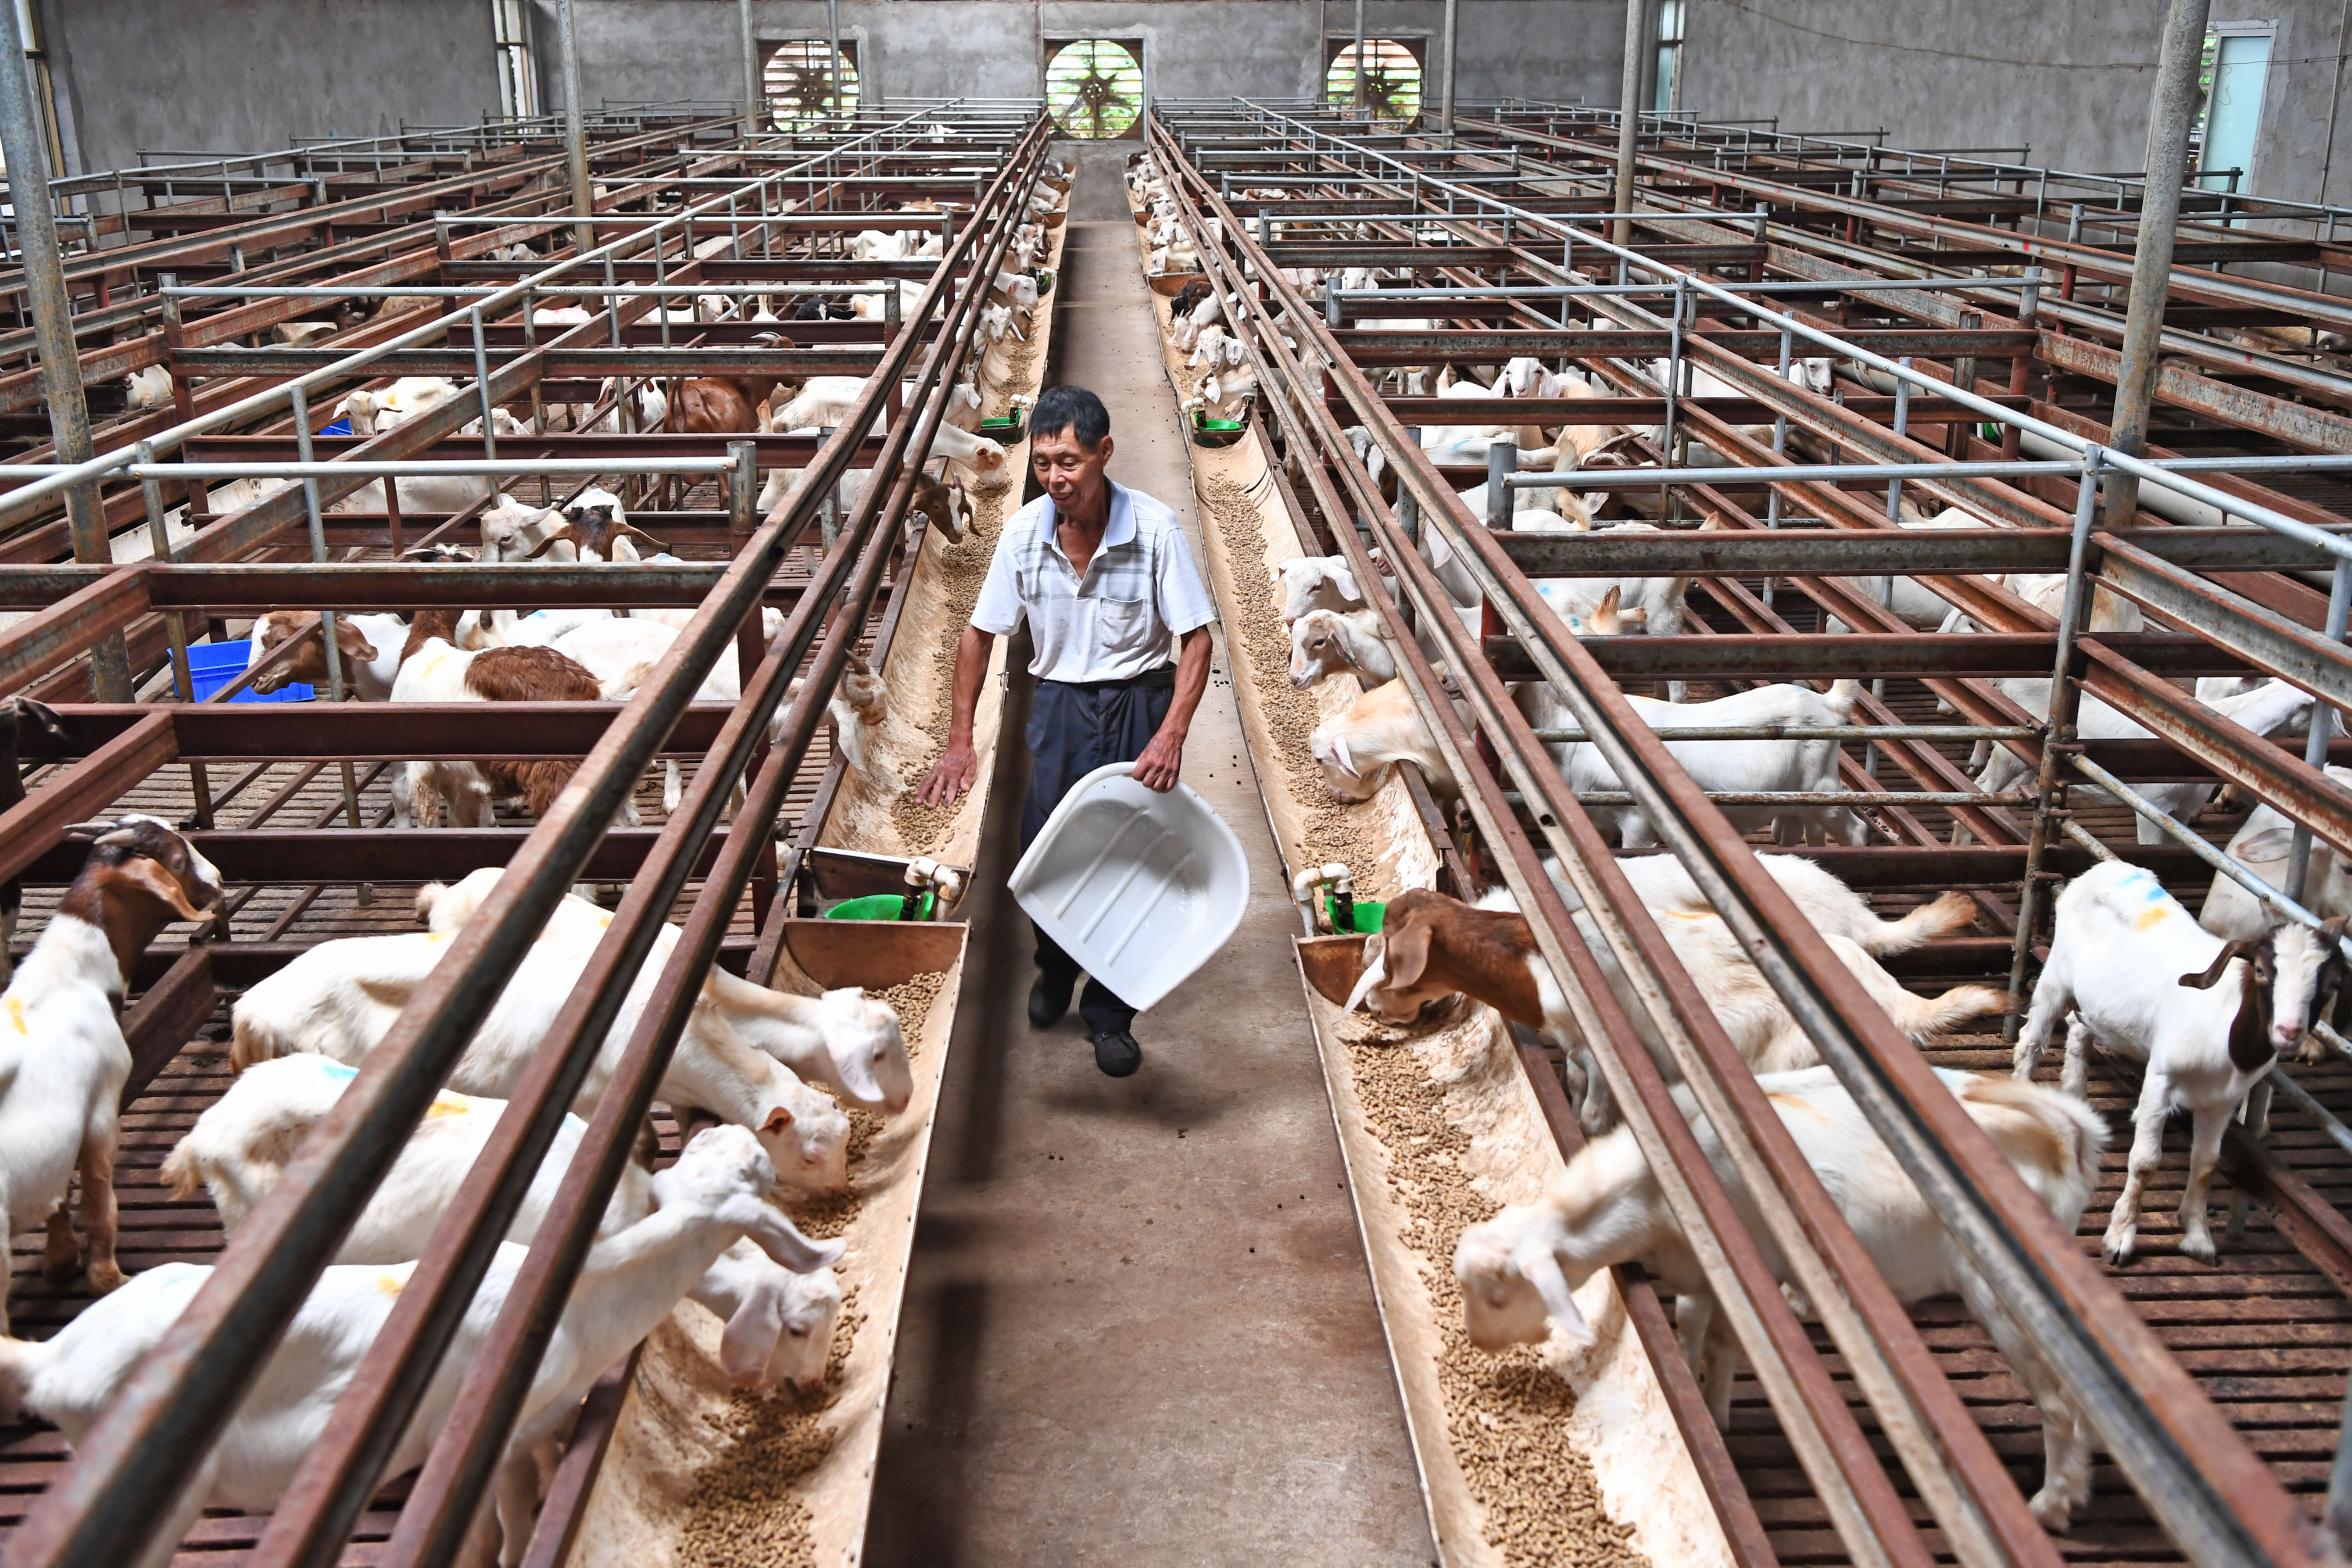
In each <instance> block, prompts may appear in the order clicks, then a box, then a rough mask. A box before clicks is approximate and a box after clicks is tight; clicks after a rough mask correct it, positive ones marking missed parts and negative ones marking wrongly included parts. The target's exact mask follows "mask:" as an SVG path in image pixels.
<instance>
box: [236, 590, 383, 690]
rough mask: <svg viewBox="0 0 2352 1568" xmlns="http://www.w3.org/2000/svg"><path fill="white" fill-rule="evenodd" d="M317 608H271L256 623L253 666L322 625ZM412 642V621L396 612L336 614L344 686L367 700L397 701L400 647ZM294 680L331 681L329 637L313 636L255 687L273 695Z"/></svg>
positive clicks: (314, 683)
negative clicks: (395, 681)
mask: <svg viewBox="0 0 2352 1568" xmlns="http://www.w3.org/2000/svg"><path fill="white" fill-rule="evenodd" d="M319 622H320V615H319V612H318V611H316V610H266V611H264V612H263V613H262V614H261V616H259V617H258V618H257V619H256V620H255V621H254V623H253V631H252V634H251V636H252V642H253V651H252V654H251V655H250V657H249V658H247V661H246V662H247V666H248V667H250V666H252V665H256V664H259V663H260V662H261V661H262V660H263V659H265V658H268V657H269V655H270V654H271V653H272V652H274V651H275V650H276V649H278V648H279V647H283V646H284V645H285V644H286V643H287V642H288V641H289V640H290V639H292V638H294V637H301V636H302V635H304V634H305V633H307V632H309V631H310V629H311V628H312V627H314V626H317V625H318V624H319ZM407 641H408V623H407V622H406V621H404V620H402V619H401V618H400V617H399V616H396V615H388V614H387V615H380V616H354V615H352V614H351V613H350V612H348V611H345V612H343V613H341V614H339V615H337V616H335V648H336V651H337V652H338V653H339V654H341V657H342V665H343V682H344V689H345V690H346V691H348V692H350V693H351V695H352V696H353V697H356V698H358V699H359V700H361V701H362V702H389V701H390V700H392V682H393V678H394V675H395V674H397V673H398V671H399V669H400V652H401V649H402V647H404V646H405V645H406V643H407ZM291 685H304V686H316V687H320V688H322V689H323V688H324V687H325V686H326V685H327V641H326V638H325V637H312V638H311V639H310V641H309V642H308V643H307V644H305V645H304V646H303V647H300V648H299V649H297V650H296V651H295V653H294V654H293V655H292V656H291V657H290V658H287V659H286V660H285V661H284V662H283V663H281V664H278V665H275V666H273V667H272V668H268V669H265V670H263V671H262V672H261V673H260V674H259V675H257V676H255V677H254V678H253V685H252V686H251V688H250V689H251V690H254V691H257V692H260V693H261V694H262V695H264V696H267V695H268V694H269V693H270V692H273V691H282V690H284V689H286V688H287V687H289V686H291Z"/></svg>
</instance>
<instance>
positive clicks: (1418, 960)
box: [1347, 888, 1550, 1028]
mask: <svg viewBox="0 0 2352 1568" xmlns="http://www.w3.org/2000/svg"><path fill="white" fill-rule="evenodd" d="M1549 981H1550V971H1549V969H1547V968H1545V967H1544V965H1543V960H1542V958H1541V957H1540V956H1539V955H1538V952H1537V951H1536V943H1535V935H1534V932H1533V931H1532V930H1531V929H1530V928H1529V927H1528V922H1527V919H1526V917H1525V916H1522V915H1516V914H1508V913H1505V912H1503V911H1501V910H1479V909H1473V908H1471V907H1470V906H1469V905H1468V904H1465V903H1463V902H1461V901H1460V900H1454V899H1449V898H1447V897H1446V896H1445V895H1444V894H1443V893H1433V892H1429V891H1427V890H1426V889H1419V888H1415V889H1412V890H1410V891H1407V892H1403V893H1400V894H1398V895H1397V896H1396V897H1395V898H1394V899H1392V900H1390V901H1389V906H1388V910H1387V912H1386V913H1385V914H1384V915H1383V916H1382V917H1381V929H1380V931H1379V932H1378V934H1376V935H1373V936H1370V937H1367V938H1365V939H1364V968H1363V973H1361V974H1360V975H1359V976H1358V977H1357V980H1356V986H1355V989H1354V990H1353V991H1352V992H1350V993H1349V996H1348V1006H1347V1011H1349V1012H1350V1013H1352V1012H1354V1011H1355V1010H1356V1009H1357V1008H1358V1007H1367V1008H1369V1009H1370V1011H1371V1012H1372V1013H1373V1014H1375V1015H1376V1016H1379V1017H1380V1018H1381V1020H1382V1021H1383V1022H1385V1023H1391V1024H1410V1023H1412V1022H1413V1021H1414V1020H1415V1019H1417V1018H1419V1017H1420V1016H1421V1014H1422V1010H1423V1008H1424V1007H1425V1006H1427V1005H1429V1004H1430V1003H1432V1002H1438V1001H1443V1000H1444V999H1445V998H1446V997H1449V996H1453V995H1455V994H1462V995H1467V996H1471V997H1475V999H1477V1000H1478V1001H1481V1002H1484V1003H1486V1005H1488V1006H1490V1007H1492V1008H1494V1009H1495V1011H1496V1012H1497V1013H1500V1014H1502V1015H1503V1016H1505V1017H1506V1018H1508V1019H1510V1020H1511V1022H1513V1023H1515V1024H1524V1025H1526V1026H1528V1027H1529V1028H1540V1027H1542V1026H1543V1022H1544V994H1543V988H1544V986H1545V985H1546V984H1549Z"/></svg>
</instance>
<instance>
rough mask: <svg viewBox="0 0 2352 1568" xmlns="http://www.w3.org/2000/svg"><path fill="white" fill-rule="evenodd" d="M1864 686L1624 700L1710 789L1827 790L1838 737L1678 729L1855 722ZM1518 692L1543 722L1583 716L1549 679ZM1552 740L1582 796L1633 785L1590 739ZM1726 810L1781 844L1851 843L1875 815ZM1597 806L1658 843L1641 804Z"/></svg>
mask: <svg viewBox="0 0 2352 1568" xmlns="http://www.w3.org/2000/svg"><path fill="white" fill-rule="evenodd" d="M1861 695H1862V687H1861V684H1860V682H1858V681H1852V680H1841V681H1838V682H1837V683H1836V684H1834V685H1832V687H1831V688H1830V689H1829V691H1828V693H1827V694H1826V695H1825V694H1823V693H1822V692H1818V691H1815V690H1813V689H1811V688H1810V687H1803V686H1787V685H1783V686H1764V687H1759V688H1756V689H1751V690H1748V691H1736V692H1734V693H1732V694H1731V695H1730V696H1728V697H1723V698H1718V699H1717V700H1715V701H1712V702H1661V701H1658V700H1656V699H1655V698H1650V697H1633V696H1628V697H1627V698H1626V699H1625V700H1626V701H1627V702H1629V703H1630V704H1632V705H1633V711H1634V712H1635V713H1636V714H1637V715H1639V716H1640V718H1641V720H1642V721H1643V723H1645V724H1647V725H1649V726H1650V727H1651V728H1652V729H1653V730H1655V731H1658V732H1659V733H1660V734H1661V735H1662V736H1664V737H1665V738H1666V750H1667V751H1668V752H1670V753H1672V755H1673V756H1674V758H1675V761H1676V762H1677V763H1681V764H1682V766H1683V768H1684V769H1685V771H1686V772H1687V773H1690V775H1691V777H1692V779H1693V780H1694V781H1695V782H1696V783H1697V784H1698V785H1699V787H1700V788H1702V789H1706V790H1715V791H1738V792H1741V793H1747V792H1751V791H1753V792H1769V791H1781V792H1789V793H1801V794H1819V793H1823V792H1828V791H1834V790H1835V789H1836V788H1837V787H1838V752H1839V746H1838V742H1835V741H1823V740H1815V741H1797V740H1759V741H1676V740H1674V739H1673V738H1672V736H1673V732H1674V731H1675V730H1677V729H1685V728H1688V729H1700V728H1708V729H1712V728H1716V727H1718V726H1722V727H1730V726H1742V727H1746V726H1755V727H1759V728H1761V727H1767V726H1772V725H1802V726H1806V727H1815V726H1830V725H1838V724H1846V723H1850V722H1852V721H1853V707H1854V703H1855V702H1856V701H1858V700H1860V698H1861ZM1512 698H1513V701H1514V702H1515V703H1516V705H1517V708H1518V710H1519V711H1520V712H1521V713H1522V714H1523V715H1525V716H1526V718H1527V721H1528V723H1529V724H1530V725H1532V726H1534V727H1535V728H1537V729H1538V730H1546V729H1562V730H1564V729H1574V728H1576V727H1577V720H1576V715H1575V714H1574V713H1573V712H1572V711H1571V710H1570V709H1569V707H1568V705H1567V703H1566V702H1565V701H1563V700H1561V699H1560V698H1559V695H1558V694H1557V693H1555V692H1554V691H1552V689H1550V688H1549V686H1545V685H1542V684H1540V683H1537V682H1528V683H1526V684H1523V685H1520V686H1517V687H1515V688H1513V690H1512ZM1544 749H1545V750H1546V751H1547V752H1550V753H1551V758H1552V761H1553V763H1555V764H1556V765H1557V766H1558V767H1559V771H1560V776H1561V777H1562V778H1564V779H1566V780H1567V781H1568V784H1569V787H1570V789H1572V790H1574V791H1576V792H1577V793H1578V794H1580V795H1581V794H1585V793H1587V792H1594V791H1601V790H1622V789H1623V788H1624V787H1625V786H1624V784H1623V783H1622V781H1620V780H1619V778H1618V777H1617V773H1616V771H1615V770H1614V769H1612V767H1611V766H1610V765H1609V763H1608V762H1607V760H1606V759H1605V758H1603V757H1602V756H1601V752H1600V751H1599V749H1598V748H1597V747H1595V746H1594V745H1593V744H1592V742H1590V741H1568V742H1549V743H1547V744H1546V746H1545V748H1544ZM1723 810H1724V815H1725V816H1727V817H1729V818H1730V819H1731V820H1732V821H1733V822H1735V823H1738V824H1740V825H1741V826H1742V828H1743V830H1753V829H1754V828H1757V827H1769V828H1770V829H1771V830H1772V832H1773V834H1774V836H1775V837H1777V838H1778V839H1779V840H1780V842H1782V843H1792V842H1803V841H1805V840H1807V839H1811V838H1815V837H1820V838H1822V839H1826V838H1827V837H1829V836H1830V835H1832V834H1835V835H1837V836H1838V837H1840V838H1841V839H1842V840H1843V842H1845V843H1847V844H1863V843H1866V842H1868V839H1869V834H1870V825H1869V823H1868V822H1867V821H1866V820H1864V818H1863V817H1862V816H1860V815H1859V814H1857V813H1856V812H1854V811H1853V809H1852V808H1851V807H1848V806H1843V805H1727V806H1725V807H1724V808H1723ZM1596 815H1598V816H1609V815H1613V816H1615V818H1616V822H1617V830H1618V833H1619V835H1620V837H1622V840H1623V842H1624V845H1625V847H1627V848H1629V849H1638V848H1643V847H1647V846H1649V845H1651V844H1653V843H1655V842H1656V836H1655V833H1654V830H1653V828H1652V827H1651V826H1650V822H1649V819H1648V818H1647V817H1645V816H1643V815H1642V811H1641V808H1640V807H1638V806H1635V805H1618V806H1601V807H1598V808H1596Z"/></svg>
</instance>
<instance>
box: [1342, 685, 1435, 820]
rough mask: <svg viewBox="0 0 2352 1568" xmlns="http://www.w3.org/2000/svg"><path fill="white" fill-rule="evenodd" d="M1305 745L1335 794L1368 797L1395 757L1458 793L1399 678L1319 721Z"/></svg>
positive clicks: (1353, 798) (1347, 797) (1345, 797)
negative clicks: (1415, 765) (1417, 765)
mask: <svg viewBox="0 0 2352 1568" xmlns="http://www.w3.org/2000/svg"><path fill="white" fill-rule="evenodd" d="M1307 747H1308V750H1309V751H1310V752H1312V753H1313V754H1314V757H1315V761H1316V762H1317V763H1318V764H1319V765H1320V766H1321V767H1322V769H1323V782H1324V784H1325V785H1326V786H1327V787H1328V789H1329V790H1330V792H1331V795H1332V797H1333V798H1334V799H1336V800H1343V801H1359V800H1370V798H1371V797H1372V796H1373V795H1377V794H1378V793H1380V787H1381V783H1382V782H1383V781H1384V780H1385V779H1386V778H1387V776H1388V770H1389V768H1390V767H1391V765H1392V764H1394V763H1400V762H1412V763H1419V764H1420V766H1421V771H1422V773H1423V774H1424V775H1425V776H1426V777H1427V778H1428V780H1429V787H1430V788H1431V789H1433V790H1434V791H1435V792H1437V793H1438V794H1439V795H1447V796H1452V795H1459V794H1460V793H1461V788H1460V786H1459V785H1458V784H1455V783H1454V773H1453V770H1452V769H1450V768H1448V767H1447V766H1446V765H1445V760H1444V758H1443V757H1442V756H1440V755H1439V754H1438V751H1437V742H1436V740H1435V739H1434V738H1433V736H1432V735H1431V734H1430V732H1429V726H1428V725H1426V724H1424V723H1423V722H1422V719H1421V714H1420V713H1419V711H1417V710H1415V709H1414V707H1413V705H1412V697H1411V696H1410V695H1409V694H1408V693H1407V692H1406V690H1405V689H1404V682H1403V681H1402V680H1391V681H1390V682H1389V683H1388V684H1387V685H1385V686H1379V687H1375V688H1373V689H1371V690H1370V691H1367V692H1365V693H1364V694H1363V695H1362V696H1361V697H1359V698H1357V699H1356V700H1355V701H1353V702H1351V703H1349V705H1348V708H1347V710H1346V711H1344V712H1341V713H1338V714H1335V715H1333V716H1332V717H1331V718H1328V719H1326V720H1325V721H1323V722H1322V723H1320V724H1318V725H1317V726H1316V727H1315V731H1314V733H1312V734H1311V735H1309V736H1308V737H1307Z"/></svg>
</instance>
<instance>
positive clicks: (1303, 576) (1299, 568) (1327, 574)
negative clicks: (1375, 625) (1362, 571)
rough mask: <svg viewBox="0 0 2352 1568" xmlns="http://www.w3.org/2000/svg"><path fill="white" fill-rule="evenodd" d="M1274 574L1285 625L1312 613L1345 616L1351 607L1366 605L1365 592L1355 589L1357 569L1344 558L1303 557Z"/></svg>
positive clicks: (1275, 571)
mask: <svg viewBox="0 0 2352 1568" xmlns="http://www.w3.org/2000/svg"><path fill="white" fill-rule="evenodd" d="M1273 572H1274V581H1275V582H1276V584H1279V585H1280V587H1281V589H1282V621H1283V624H1284V625H1285V626H1290V625H1294V624H1296V623H1297V619H1298V617H1299V616H1303V615H1305V614H1306V613H1307V611H1309V610H1336V611H1339V613H1341V614H1346V613H1347V611H1348V610H1349V606H1351V605H1360V604H1362V603H1363V602H1364V595H1363V592H1362V590H1360V588H1358V587H1357V586H1356V573H1355V569H1354V568H1353V567H1351V566H1349V564H1348V558H1347V557H1346V556H1344V555H1301V556H1297V557H1296V558H1295V559H1292V560H1289V561H1286V562H1284V563H1282V564H1281V565H1279V566H1276V567H1275V568H1274V569H1273Z"/></svg>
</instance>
